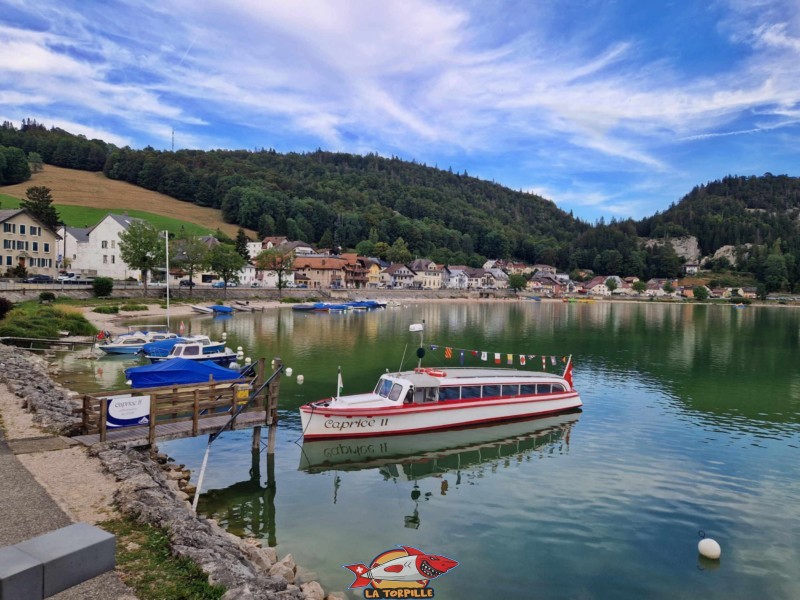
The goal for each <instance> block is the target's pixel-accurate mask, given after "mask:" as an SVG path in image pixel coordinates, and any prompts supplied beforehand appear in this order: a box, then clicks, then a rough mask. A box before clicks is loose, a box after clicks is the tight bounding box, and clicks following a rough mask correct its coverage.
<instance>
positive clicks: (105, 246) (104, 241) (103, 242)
mask: <svg viewBox="0 0 800 600" xmlns="http://www.w3.org/2000/svg"><path fill="white" fill-rule="evenodd" d="M100 247H101V248H102V249H103V250H105V249H106V248H108V242H107V241H106V240H103V241H102V242H100Z"/></svg>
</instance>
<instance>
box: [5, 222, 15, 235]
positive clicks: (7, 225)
mask: <svg viewBox="0 0 800 600" xmlns="http://www.w3.org/2000/svg"><path fill="white" fill-rule="evenodd" d="M16 232H17V231H16V225H14V224H13V223H3V233H16Z"/></svg>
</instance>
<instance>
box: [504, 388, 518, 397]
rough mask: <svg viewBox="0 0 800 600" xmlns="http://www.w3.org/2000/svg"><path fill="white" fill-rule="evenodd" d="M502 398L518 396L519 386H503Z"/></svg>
mask: <svg viewBox="0 0 800 600" xmlns="http://www.w3.org/2000/svg"><path fill="white" fill-rule="evenodd" d="M502 395H503V396H519V386H518V385H504V386H503V393H502Z"/></svg>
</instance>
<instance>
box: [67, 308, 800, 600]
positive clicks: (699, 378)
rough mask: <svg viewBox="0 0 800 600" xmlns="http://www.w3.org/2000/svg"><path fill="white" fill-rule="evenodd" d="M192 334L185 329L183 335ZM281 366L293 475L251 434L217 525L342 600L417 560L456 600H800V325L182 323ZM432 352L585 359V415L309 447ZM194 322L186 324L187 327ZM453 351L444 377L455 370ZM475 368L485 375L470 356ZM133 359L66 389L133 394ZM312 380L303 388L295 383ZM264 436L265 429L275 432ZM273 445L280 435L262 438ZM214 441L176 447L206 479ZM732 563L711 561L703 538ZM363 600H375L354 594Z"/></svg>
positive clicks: (420, 314) (410, 313) (722, 313)
mask: <svg viewBox="0 0 800 600" xmlns="http://www.w3.org/2000/svg"><path fill="white" fill-rule="evenodd" d="M179 320H180V319H179ZM183 320H184V321H185V323H186V325H187V328H188V329H189V330H190V331H191V332H192V333H201V332H202V333H207V334H209V335H210V336H212V338H218V337H219V336H220V335H221V333H222V332H223V331H224V332H227V334H228V345H229V346H232V347H234V348H235V347H236V346H239V345H241V346H243V347H244V350H245V353H246V355H247V356H252V357H258V356H265V357H268V358H269V357H273V356H280V357H281V358H282V359H283V360H284V363H285V364H286V365H287V366H291V367H292V368H293V370H294V374H293V375H294V377H292V378H288V377H284V378H283V379H282V383H281V398H280V408H281V409H282V410H281V423H280V430H279V434H278V444H277V451H276V455H275V458H274V461H270V462H268V461H267V457H266V454H265V452H262V453H261V454H260V456H257V457H255V460H254V458H253V456H251V451H250V439H251V434H250V432H248V431H244V432H226V433H225V434H223V435H222V436H221V437H220V438H219V439H218V440H217V441H216V442H215V443H214V444H213V446H212V450H211V454H210V459H209V465H208V468H207V472H206V476H205V482H204V486H203V488H204V490H205V493H204V495H203V496H202V497H201V500H200V506H199V510H200V511H201V512H202V513H204V514H206V515H209V516H211V517H213V518H215V519H217V520H218V521H219V522H220V523H221V524H222V525H223V526H224V527H226V528H228V529H229V530H230V531H232V532H234V533H237V534H239V535H255V536H258V537H261V538H263V539H264V540H265V543H268V544H269V545H276V546H277V548H278V552H279V554H280V555H281V556H282V555H284V554H286V553H292V554H293V555H294V558H295V560H296V561H297V562H298V564H300V565H302V566H304V567H306V568H308V569H309V570H312V571H313V572H315V573H316V575H317V576H318V578H319V580H320V581H321V583H322V584H323V586H324V587H325V588H326V590H344V589H346V588H347V587H348V586H349V585H350V584H351V583H352V581H353V577H352V575H351V573H350V572H349V571H347V570H345V569H343V568H342V565H344V564H352V563H369V561H370V560H372V558H373V557H375V556H376V555H378V554H380V553H381V552H383V551H385V550H389V549H392V548H394V547H395V546H397V545H404V546H413V547H416V548H419V549H421V550H423V551H424V552H427V553H432V554H441V555H444V556H447V557H450V558H452V559H454V560H457V561H458V562H459V563H460V564H459V566H458V567H456V568H455V569H454V570H452V571H451V572H449V573H447V574H446V575H444V576H442V577H440V578H438V579H436V580H434V581H432V583H431V587H433V588H434V589H435V591H436V597H438V598H488V597H495V598H548V599H552V598H568V599H572V598H577V599H594V598H598V599H606V598H614V599H620V598H631V599H634V598H635V599H641V598H665V599H666V598H669V599H673V598H726V599H727V598H748V599H749V598H757V597H762V598H770V599H774V598H786V599H796V598H800V579H798V577H797V565H798V564H800V502H798V498H800V461H799V460H798V456H799V453H800V372H799V371H798V368H797V365H798V364H800V311H798V310H796V309H792V308H785V307H774V308H754V307H748V308H746V309H736V308H734V307H732V306H680V305H668V304H655V303H639V304H623V303H604V302H598V303H594V304H562V303H534V302H529V303H528V302H513V303H474V304H468V303H463V304H459V303H451V304H426V305H423V304H420V305H409V306H405V307H395V308H389V309H387V310H381V311H376V312H370V313H351V314H330V315H328V314H309V313H293V312H292V311H291V310H288V309H281V310H278V311H273V312H265V313H254V314H244V313H242V314H236V315H234V316H233V317H231V318H228V319H225V320H219V319H213V318H208V317H199V318H192V319H188V318H184V319H183ZM422 320H424V321H425V323H426V332H425V344H426V347H427V346H429V344H437V345H441V346H442V347H443V346H452V347H454V348H457V349H465V350H478V351H487V352H489V353H490V356H491V355H492V354H493V353H494V352H500V353H502V354H503V363H504V366H505V355H506V354H507V353H512V354H515V355H519V354H526V355H536V358H535V359H533V360H532V361H530V360H529V365H528V366H529V367H530V366H531V365H533V367H534V368H541V358H540V356H541V355H545V356H547V357H548V362H547V368H548V370H550V369H552V370H559V371H560V369H561V367H560V366H558V367H553V366H552V365H551V364H550V359H549V356H551V355H553V356H559V357H560V356H562V355H565V354H572V355H573V360H574V367H575V386H576V388H577V389H578V390H579V391H580V392H581V396H582V398H583V402H584V410H583V412H581V413H576V414H570V415H563V416H559V417H549V418H546V419H544V420H539V421H535V420H534V421H528V422H523V423H513V424H506V425H500V426H494V427H485V428H479V429H473V430H467V431H460V432H449V433H439V434H432V435H425V436H404V437H393V438H378V439H374V440H359V441H357V442H353V443H349V442H336V443H327V442H315V443H313V444H311V443H309V444H306V445H305V446H303V444H302V439H301V431H300V419H299V416H298V414H297V410H296V409H297V407H298V406H299V405H301V404H303V403H305V402H308V401H311V400H316V399H319V398H323V397H326V396H331V395H332V394H333V393H334V392H335V387H336V370H337V366H339V365H341V367H342V373H343V380H344V393H357V392H363V391H367V390H369V389H372V387H373V386H374V384H375V382H376V381H377V378H378V375H379V374H380V373H381V372H383V371H384V370H385V369H387V368H388V369H392V370H394V369H397V368H398V367H399V366H400V364H401V360H402V358H403V354H404V351H405V356H406V359H405V364H404V366H405V367H409V366H411V364H412V357H413V353H414V350H415V348H416V346H417V345H418V343H419V337H418V335H416V334H413V335H412V334H410V333H408V326H409V325H410V324H411V323H415V322H421V321H422ZM174 321H175V319H173V324H175V323H174ZM458 363H459V352H458V351H456V352H454V357H453V359H451V360H449V361H448V360H445V358H444V351H443V348H440V349H439V350H437V351H434V352H431V351H430V350H429V351H428V355H427V356H426V359H425V364H426V365H427V366H443V367H446V366H447V365H452V366H457V365H458ZM465 364H466V365H471V364H481V363H478V361H477V360H476V359H475V358H474V357H473V356H472V354H471V353H470V352H467V353H466V355H465ZM130 365H131V361H130V360H129V359H123V360H119V359H101V360H97V361H85V360H84V361H78V360H74V359H69V358H66V359H65V360H64V369H65V371H64V373H63V375H62V377H61V379H62V380H64V381H71V385H72V387H73V388H74V389H79V390H82V391H88V390H92V389H100V388H104V389H108V388H114V387H116V388H120V387H123V381H124V376H123V375H122V369H123V368H124V367H126V366H130ZM299 374H302V375H303V376H304V378H305V382H304V384H303V385H299V384H298V383H297V380H296V376H297V375H299ZM264 433H265V434H266V430H265V431H264ZM264 437H265V438H266V435H265V436H264ZM206 442H207V438H197V439H193V440H179V441H173V442H168V443H164V444H161V449H162V450H163V451H165V452H167V453H168V454H170V455H171V456H172V457H174V458H175V460H176V461H177V462H179V463H184V464H186V465H187V466H188V467H189V468H191V469H192V471H193V474H194V477H195V478H196V476H197V474H198V473H199V469H200V464H201V461H202V458H203V453H204V451H205V446H206ZM700 530H702V531H704V532H705V533H706V535H707V536H708V537H712V538H714V539H716V540H717V541H718V542H719V543H720V544H721V546H722V558H721V560H720V561H718V562H709V561H705V560H700V559H699V558H698V555H697V542H698V541H699V539H700V538H699V535H698V531H700ZM349 593H350V594H351V596H350V597H352V598H361V597H363V596H362V592H361V591H360V590H353V591H350V592H349Z"/></svg>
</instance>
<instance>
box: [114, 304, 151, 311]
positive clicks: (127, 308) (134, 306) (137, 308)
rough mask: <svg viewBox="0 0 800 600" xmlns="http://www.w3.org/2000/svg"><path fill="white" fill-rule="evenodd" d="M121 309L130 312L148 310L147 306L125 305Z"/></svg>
mask: <svg viewBox="0 0 800 600" xmlns="http://www.w3.org/2000/svg"><path fill="white" fill-rule="evenodd" d="M119 309H120V310H129V311H135V310H147V305H146V304H123V305H122V306H120V307H119Z"/></svg>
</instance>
